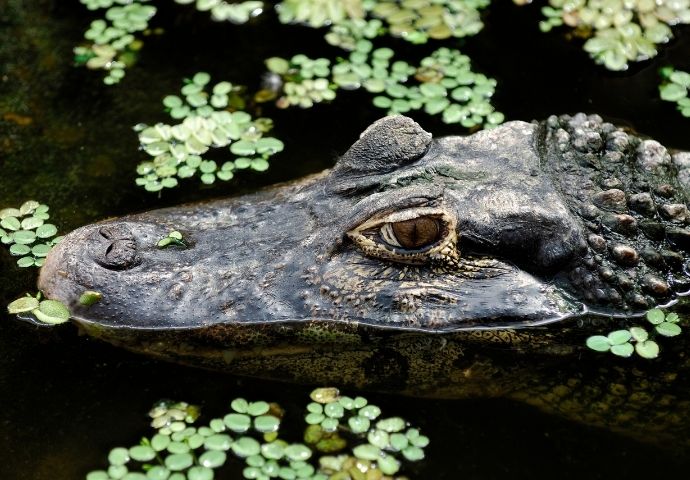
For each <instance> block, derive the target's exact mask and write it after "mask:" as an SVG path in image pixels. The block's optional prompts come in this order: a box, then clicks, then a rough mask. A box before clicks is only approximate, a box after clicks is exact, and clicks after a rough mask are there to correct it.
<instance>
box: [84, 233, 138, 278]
mask: <svg viewBox="0 0 690 480" xmlns="http://www.w3.org/2000/svg"><path fill="white" fill-rule="evenodd" d="M91 240H92V242H91V256H92V258H93V259H94V261H95V262H96V263H98V264H99V265H101V266H102V267H105V268H108V269H110V270H125V269H127V268H130V267H132V266H134V265H136V263H137V243H136V241H135V240H134V235H133V234H132V231H131V230H130V229H129V228H127V226H126V225H122V224H116V225H106V226H103V227H101V228H100V229H98V231H97V232H94V234H93V235H92V236H91Z"/></svg>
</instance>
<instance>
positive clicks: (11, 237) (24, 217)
mask: <svg viewBox="0 0 690 480" xmlns="http://www.w3.org/2000/svg"><path fill="white" fill-rule="evenodd" d="M48 210H49V208H48V206H47V205H43V204H41V203H38V202H37V201H35V200H29V201H26V202H24V203H23V204H22V205H21V207H19V208H3V209H2V210H0V242H1V243H3V244H4V245H6V246H7V247H8V248H9V251H10V254H11V255H13V256H15V257H20V258H18V259H17V265H18V266H20V267H42V266H43V263H44V262H45V257H46V256H48V253H49V252H50V250H51V249H52V248H53V247H54V246H55V245H56V244H57V243H58V242H59V241H60V240H62V237H58V236H56V235H57V232H58V230H57V227H56V226H55V225H53V224H52V223H46V221H47V220H48V219H49V218H50V215H49V214H48Z"/></svg>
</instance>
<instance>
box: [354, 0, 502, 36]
mask: <svg viewBox="0 0 690 480" xmlns="http://www.w3.org/2000/svg"><path fill="white" fill-rule="evenodd" d="M490 3H491V0H392V1H380V2H368V4H369V5H370V12H371V14H372V15H373V16H375V17H377V18H381V19H383V20H385V22H386V23H387V27H388V30H389V32H390V34H391V35H393V36H395V37H401V38H403V39H405V40H407V41H409V42H412V43H426V42H427V41H428V40H429V39H434V40H443V39H447V38H451V37H465V36H471V35H475V34H476V33H478V32H479V31H480V30H481V29H482V27H483V26H484V25H483V23H482V21H481V17H480V13H481V10H482V9H483V8H485V7H486V6H488V5H489V4H490Z"/></svg>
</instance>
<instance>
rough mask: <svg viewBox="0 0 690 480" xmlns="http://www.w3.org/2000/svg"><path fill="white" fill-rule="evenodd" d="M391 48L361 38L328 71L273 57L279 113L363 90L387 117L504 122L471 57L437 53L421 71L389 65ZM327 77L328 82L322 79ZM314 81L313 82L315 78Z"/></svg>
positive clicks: (300, 59) (491, 84)
mask: <svg viewBox="0 0 690 480" xmlns="http://www.w3.org/2000/svg"><path fill="white" fill-rule="evenodd" d="M393 55H394V52H393V51H392V50H391V49H389V48H378V49H374V48H373V44H372V42H371V41H369V40H366V39H361V40H358V41H357V42H356V45H355V49H354V51H353V52H352V53H350V56H349V58H348V59H342V60H340V61H339V62H338V63H337V64H336V65H334V66H333V67H332V68H331V69H330V71H329V61H328V60H327V59H325V58H319V59H309V58H307V57H305V56H304V55H296V56H294V57H293V58H292V59H291V60H289V61H288V60H285V59H282V58H278V57H274V58H270V59H268V60H267V61H266V66H267V68H268V69H269V70H270V71H271V72H272V73H274V74H277V75H280V76H281V78H282V79H283V95H282V96H281V97H280V98H279V99H278V100H277V105H278V106H279V107H282V108H286V107H288V106H293V105H298V106H300V107H302V108H307V107H310V106H312V105H313V104H314V103H318V102H321V101H330V100H333V99H334V98H335V95H336V94H335V89H338V88H340V89H344V90H354V89H359V88H364V89H365V90H367V91H368V92H370V93H372V94H373V95H374V97H373V99H372V103H373V105H374V106H376V107H378V108H382V109H385V110H387V112H388V113H389V114H396V113H407V112H410V111H413V110H424V111H425V112H426V113H428V114H429V115H439V116H441V119H442V120H443V121H444V122H445V123H449V124H460V125H461V126H463V127H465V128H468V129H471V128H476V127H478V126H481V125H483V126H484V127H485V128H492V127H494V126H496V125H498V124H500V123H502V122H503V121H504V119H505V117H504V116H503V114H502V113H501V112H498V111H495V109H494V107H493V106H492V105H491V103H490V99H491V97H492V96H493V94H494V91H495V87H496V81H495V80H494V79H490V78H488V77H486V76H485V75H483V74H478V73H474V72H473V71H472V70H471V64H470V59H469V57H467V56H465V55H462V54H461V53H460V52H459V51H458V50H453V49H449V48H440V49H438V50H436V51H435V52H433V53H432V54H431V55H430V56H429V57H426V58H424V59H422V61H421V62H420V65H419V66H416V67H415V66H413V65H410V64H408V63H407V62H405V61H402V60H397V61H394V60H393V58H392V57H393ZM329 73H330V77H331V78H330V82H329V81H328V80H327V79H326V77H327V76H329ZM315 77H316V78H315Z"/></svg>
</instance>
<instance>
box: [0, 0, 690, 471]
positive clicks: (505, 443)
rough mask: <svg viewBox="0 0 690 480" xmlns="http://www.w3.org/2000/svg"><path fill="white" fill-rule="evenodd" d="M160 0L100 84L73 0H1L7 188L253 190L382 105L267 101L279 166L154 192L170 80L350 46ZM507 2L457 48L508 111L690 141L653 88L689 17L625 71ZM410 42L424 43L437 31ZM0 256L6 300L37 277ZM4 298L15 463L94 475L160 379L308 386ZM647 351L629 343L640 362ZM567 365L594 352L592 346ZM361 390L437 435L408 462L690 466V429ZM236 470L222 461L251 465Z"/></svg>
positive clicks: (493, 467) (1, 334)
mask: <svg viewBox="0 0 690 480" xmlns="http://www.w3.org/2000/svg"><path fill="white" fill-rule="evenodd" d="M157 3H158V4H160V5H159V7H160V13H159V15H158V16H157V17H156V21H155V26H162V27H164V28H165V33H164V34H163V35H161V36H156V37H151V38H147V39H146V46H145V49H144V51H143V53H142V55H141V58H140V61H139V63H138V64H137V66H136V67H134V68H132V69H131V70H130V71H129V72H128V74H127V77H126V78H125V79H124V81H123V82H122V83H121V84H120V85H118V86H115V87H107V86H105V85H103V83H102V81H101V75H100V74H99V73H93V72H89V71H86V70H83V69H75V68H73V67H72V52H71V49H72V47H73V46H74V45H75V44H77V43H79V41H80V39H81V37H82V35H83V31H84V29H85V28H86V26H87V25H88V23H89V21H90V20H91V16H90V15H89V14H88V12H86V10H85V9H84V8H83V6H82V5H81V4H79V2H78V1H77V0H70V1H66V0H59V1H58V0H55V1H52V2H51V1H48V0H24V1H22V0H0V68H1V70H0V76H1V77H0V207H5V206H15V205H19V204H21V203H22V202H23V201H24V200H26V199H29V198H36V199H38V200H40V201H42V202H44V203H47V204H49V205H50V206H51V212H52V218H53V219H54V220H55V221H56V223H58V225H59V227H60V228H61V229H62V230H63V231H69V230H71V229H73V228H76V227H78V226H81V225H83V224H86V223H90V222H93V221H96V220H100V219H103V218H106V217H109V216H115V215H121V214H124V213H130V212H134V211H140V210H145V209H148V208H155V207H160V206H166V205H173V204H177V203H181V202H188V201H193V200H197V199H208V198H213V197H219V196H223V195H229V194H233V193H236V192H244V191H249V190H254V189H256V188H257V187H259V186H262V185H268V184H271V183H274V182H276V181H283V180H288V179H293V178H298V177H300V176H302V175H304V174H307V173H311V172H316V171H319V170H321V169H323V168H326V167H328V166H331V165H332V164H333V163H334V161H335V158H336V156H337V155H338V154H340V153H342V152H343V151H344V150H345V149H346V148H347V147H348V146H349V144H350V143H351V142H352V141H353V140H354V139H355V138H357V136H358V134H359V132H360V131H361V130H362V129H363V128H364V127H365V126H367V125H368V124H369V123H370V122H372V121H373V120H375V119H377V118H378V117H379V116H380V115H381V113H380V111H377V110H376V109H373V108H370V107H368V105H369V103H368V99H367V98H366V96H367V94H365V93H357V92H355V93H343V94H341V95H340V97H339V99H337V100H336V101H335V102H334V103H333V104H331V105H323V106H317V107H315V108H313V109H309V110H305V111H302V110H299V109H291V110H289V111H279V110H275V109H273V108H267V111H266V113H267V114H268V115H270V116H271V117H272V118H273V119H274V120H275V125H276V127H275V135H276V136H277V137H279V138H281V139H283V140H284V141H285V144H286V150H285V152H284V153H282V154H281V155H280V156H279V157H277V158H276V159H275V160H274V161H273V163H272V166H271V169H270V170H269V171H268V172H267V173H265V174H251V173H248V174H245V175H238V176H237V177H236V179H235V180H233V181H232V182H230V183H226V184H218V185H215V186H213V187H204V188H200V187H199V186H198V185H197V183H196V182H187V183H186V184H184V185H183V186H182V187H180V188H177V189H174V190H173V191H166V192H165V193H164V194H163V195H162V196H161V197H160V198H159V197H158V196H157V195H155V194H149V193H146V192H144V191H143V190H141V189H140V188H139V187H137V186H136V185H135V184H134V177H135V166H136V164H137V163H138V162H139V161H141V154H140V153H139V152H138V151H137V138H136V135H135V134H134V133H133V132H132V130H131V126H132V125H134V124H137V123H139V122H147V123H153V122H155V121H158V120H162V119H163V113H162V112H161V109H160V99H161V98H162V97H163V96H165V95H167V94H169V93H172V92H175V91H177V90H178V88H179V82H180V79H181V78H182V77H184V76H189V75H191V74H193V73H194V72H196V71H199V70H205V71H208V72H210V73H211V74H212V75H213V76H214V78H219V79H220V78H223V79H227V80H230V81H233V82H236V83H240V84H245V85H248V86H250V87H252V86H256V85H257V84H258V81H259V78H260V76H261V73H262V72H263V70H264V69H263V64H262V62H261V60H262V59H264V58H267V57H270V56H276V55H277V56H284V57H288V56H291V55H293V54H295V53H297V52H302V53H305V54H307V55H309V56H312V57H315V56H320V55H323V56H326V57H330V58H334V57H335V56H336V55H338V54H339V52H338V51H337V50H336V49H334V48H331V47H329V46H328V45H326V44H325V43H324V42H323V41H322V33H321V32H315V31H312V30H309V29H306V28H301V27H288V26H282V25H279V24H278V23H277V21H276V20H275V18H274V17H273V16H272V15H266V16H265V18H263V19H260V20H259V21H257V22H255V23H254V24H252V25H247V26H239V27H236V26H230V25H227V24H219V23H212V22H210V21H209V20H208V18H207V15H205V14H200V13H196V12H194V11H193V10H192V9H190V8H182V7H179V6H176V5H174V4H172V2H169V1H160V2H157ZM494 3H496V5H495V6H492V7H491V8H490V9H489V11H488V12H487V15H486V28H485V29H484V30H483V31H482V33H480V34H479V35H477V36H475V37H472V38H470V39H468V40H466V41H465V42H464V44H463V45H462V46H461V49H462V51H463V52H464V53H465V54H467V55H469V56H471V57H472V59H473V62H474V64H475V68H476V69H478V70H480V71H483V72H485V73H486V74H488V75H490V76H493V77H495V78H497V79H498V80H499V86H498V89H497V94H496V96H495V105H496V107H497V108H498V109H499V110H501V111H503V112H505V113H506V117H507V118H508V119H522V120H531V119H534V118H537V119H541V118H545V117H546V116H548V115H550V114H552V113H566V112H568V113H570V112H575V111H580V110H585V111H588V112H596V113H599V114H601V115H602V116H604V117H605V118H606V119H609V120H615V121H617V122H619V123H623V124H626V125H629V126H631V127H633V128H635V129H636V130H638V131H640V132H642V133H644V134H647V135H649V136H651V137H654V138H656V139H658V140H659V141H661V142H662V143H664V144H665V145H668V146H670V147H675V148H681V149H690V136H689V135H688V134H687V132H688V126H690V122H688V121H687V120H684V119H683V118H682V117H680V115H678V114H677V113H676V112H675V111H674V108H673V105H671V104H668V103H664V102H661V101H660V100H659V99H658V98H657V93H656V85H657V81H658V74H657V70H658V68H659V67H660V66H663V65H665V64H668V63H672V64H674V65H676V66H678V67H680V68H685V69H687V67H690V55H688V54H689V53H690V29H688V28H685V29H682V28H681V29H678V31H677V33H678V35H677V39H676V40H674V41H673V42H672V43H671V44H670V45H668V46H666V47H664V48H663V50H662V53H661V54H660V55H659V57H657V58H656V59H655V60H654V62H645V63H643V64H641V65H635V66H633V67H632V69H631V71H630V72H627V73H625V74H614V73H610V72H607V71H605V70H603V69H600V68H595V67H594V66H593V65H592V63H591V61H590V60H589V58H588V57H587V56H586V54H584V53H583V52H582V51H581V49H580V46H579V45H576V44H574V43H573V44H571V43H567V42H566V41H565V40H564V39H563V38H562V37H561V36H558V35H551V36H544V35H542V34H541V33H539V31H538V29H537V28H536V20H537V18H538V11H537V8H533V7H528V8H523V9H518V8H517V7H515V6H513V5H512V4H511V3H510V2H507V1H506V2H498V1H496V2H494ZM391 46H394V47H396V48H397V47H399V46H400V44H399V43H395V42H393V43H391ZM401 48H402V50H403V51H405V52H410V55H414V56H417V57H419V56H421V55H422V54H427V53H429V52H430V51H432V50H433V49H434V48H435V46H422V47H414V48H412V47H410V46H403V47H401ZM416 118H417V120H418V121H420V123H422V125H423V126H424V127H425V128H426V129H427V130H429V131H432V132H434V134H435V135H441V134H450V133H463V132H460V131H458V130H457V129H456V128H453V127H449V126H447V125H443V124H441V123H440V122H438V121H436V120H434V119H432V118H430V117H427V116H425V115H418V116H417V117H416ZM0 269H1V270H0V305H6V304H7V303H8V302H9V301H10V300H12V299H14V298H15V297H16V296H18V295H19V294H21V293H23V292H24V291H33V290H34V289H35V287H34V283H35V272H29V271H25V270H21V269H19V268H17V267H16V266H15V259H14V258H13V257H11V256H10V255H9V254H8V253H7V251H6V250H5V249H0ZM1 310H2V314H0V315H1V316H2V322H1V323H2V324H1V325H0V352H1V353H0V395H1V398H0V478H1V479H3V480H4V479H17V480H20V479H26V480H68V479H69V480H72V479H79V478H83V476H84V475H85V474H86V472H88V471H89V470H92V469H95V468H101V467H102V466H104V463H105V462H106V459H105V455H106V453H107V451H108V450H109V449H110V448H111V447H113V446H115V445H130V444H133V443H134V442H135V441H136V439H137V438H139V437H140V436H141V435H146V434H149V431H148V430H147V418H146V416H145V413H146V412H147V410H148V408H149V407H150V405H151V404H152V403H153V402H155V401H157V400H159V399H161V398H176V399H182V400H186V401H189V402H192V403H198V404H201V405H202V406H203V408H204V409H206V410H208V411H213V412H215V413H220V412H223V411H224V409H225V408H226V405H227V402H228V401H229V400H230V399H231V398H234V397H236V396H239V395H242V396H246V397H248V398H265V399H270V400H277V401H280V402H281V403H282V404H283V406H284V407H285V408H287V409H288V410H293V411H298V410H299V409H301V408H302V406H303V405H304V403H305V399H306V394H307V393H308V392H309V391H310V390H311V388H310V387H308V386H295V385H282V384H276V383H272V382H265V381H258V380H253V379H244V378H239V377H233V376H228V375H222V374H217V373H211V372H206V371H200V370H195V369H191V368H186V367H180V366H177V365H170V364H165V363H161V362H156V361H153V360H150V359H147V358H143V357H141V356H137V355H134V354H130V353H127V352H125V351H123V350H119V349H116V348H114V347H111V346H109V345H106V344H103V343H100V342H98V341H95V340H92V339H89V338H86V337H83V336H79V335H78V332H77V330H76V329H75V328H73V327H71V326H66V327H64V328H60V329H56V330H45V329H37V328H36V327H33V326H29V325H26V324H22V323H18V322H16V321H15V320H14V319H12V318H9V317H8V316H7V315H6V313H5V310H4V307H3V308H2V309H1ZM673 355H678V356H680V355H683V353H682V352H679V351H669V355H668V356H667V357H666V358H664V359H663V361H664V362H669V363H670V364H672V363H673V362H675V361H678V360H677V358H678V357H673ZM602 361H613V360H611V359H610V358H603V357H602ZM636 361H637V360H633V359H631V360H628V361H618V362H619V366H621V368H631V369H632V368H633V367H632V366H630V365H631V364H633V363H635V362H636ZM626 362H627V363H626ZM628 366H630V367H628ZM571 367H572V368H581V369H583V370H587V369H589V370H591V371H596V368H597V367H596V364H593V363H592V362H590V361H582V362H581V364H580V365H577V364H575V365H571ZM635 368H637V365H635ZM635 381H640V380H639V378H638V379H637V380H635ZM687 382H688V380H687V379H681V383H680V384H679V386H678V387H677V388H676V390H677V392H676V393H677V398H679V399H680V400H686V401H687V400H690V399H689V398H688V397H687V392H688V390H690V385H688V383H687ZM352 393H353V394H354V393H356V392H352ZM367 396H368V397H369V398H371V399H372V400H373V401H375V402H376V403H378V404H379V405H380V406H381V407H382V408H383V410H384V411H385V412H386V413H387V414H389V415H401V416H403V417H406V418H407V419H409V420H410V421H411V422H412V423H414V424H416V425H419V426H420V427H421V428H422V429H423V431H424V432H425V433H426V434H427V435H428V436H429V437H430V438H431V440H432V444H431V446H430V447H429V449H428V457H427V460H426V461H425V462H424V463H423V464H422V465H420V466H419V468H418V470H417V472H416V474H415V475H413V478H418V479H429V478H434V479H458V478H479V479H494V478H553V477H554V476H558V477H560V478H582V477H585V478H611V477H625V478H645V477H648V476H649V475H654V474H657V473H662V472H663V473H665V474H666V475H667V476H670V477H671V478H676V477H680V476H681V475H686V474H687V471H688V467H690V459H688V457H687V454H686V452H687V450H683V449H682V448H676V447H678V445H679V444H680V442H671V443H672V444H671V445H669V444H646V443H639V442H638V441H636V440H632V439H630V438H628V437H625V436H621V435H618V434H615V433H612V432H609V431H606V430H604V429H601V428H595V427H588V426H584V425H582V424H580V423H577V422H574V421H571V420H565V419H561V418H558V417H555V416H549V415H545V414H542V413H540V412H539V411H538V410H536V409H534V408H532V407H528V406H526V405H523V404H520V403H517V402H513V401H508V400H502V399H475V400H462V401H457V400H428V399H415V398H400V397H398V396H394V395H380V394H367ZM650 408H651V407H650ZM686 412H687V410H686ZM686 433H687V430H686ZM683 441H684V442H685V443H686V444H687V438H685V439H683ZM231 475H232V474H230V473H228V475H227V476H226V477H224V478H239V477H237V473H235V474H234V476H231Z"/></svg>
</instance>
